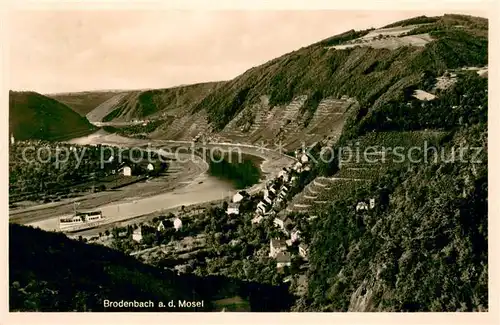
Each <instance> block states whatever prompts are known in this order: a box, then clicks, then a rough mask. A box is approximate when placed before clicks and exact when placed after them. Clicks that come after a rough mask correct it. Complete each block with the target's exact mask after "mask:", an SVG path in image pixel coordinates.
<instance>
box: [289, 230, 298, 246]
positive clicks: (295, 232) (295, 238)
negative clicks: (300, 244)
mask: <svg viewBox="0 0 500 325" xmlns="http://www.w3.org/2000/svg"><path fill="white" fill-rule="evenodd" d="M299 239H300V230H298V229H294V230H292V233H291V234H290V240H291V241H292V243H295V242H296V241H298V240H299Z"/></svg>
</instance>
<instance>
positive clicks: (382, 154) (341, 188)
mask: <svg viewBox="0 0 500 325" xmlns="http://www.w3.org/2000/svg"><path fill="white" fill-rule="evenodd" d="M446 134H447V132H442V131H410V132H372V133H369V134H367V135H364V136H362V137H359V138H357V139H355V140H353V141H351V142H349V143H348V145H347V146H346V147H345V148H343V151H342V155H341V158H340V170H339V171H338V172H337V173H335V174H334V175H333V176H331V177H321V176H320V177H316V178H315V179H314V180H313V181H312V182H310V183H309V184H308V185H307V186H306V187H305V188H304V190H303V191H302V192H300V193H299V194H297V195H296V196H295V197H294V198H293V199H292V200H291V201H290V202H289V204H288V206H287V211H288V212H308V211H312V210H314V209H315V208H318V207H319V208H321V206H322V205H324V204H327V203H328V202H331V201H332V200H338V199H341V198H342V197H343V196H346V195H349V194H350V193H352V192H353V191H355V190H356V189H357V188H360V187H362V186H366V185H367V184H369V182H370V181H371V180H373V179H376V178H378V177H379V176H380V175H382V174H383V173H385V172H386V171H387V170H388V169H389V168H394V167H399V168H403V169H404V168H406V166H408V165H409V163H410V161H409V160H408V159H414V160H416V159H423V158H425V157H426V156H427V158H428V159H431V153H432V149H429V153H428V154H425V153H424V152H415V153H414V152H413V151H414V149H412V148H420V149H421V150H423V149H424V148H431V147H433V146H437V144H438V143H439V142H440V141H441V139H443V137H445V136H446ZM337 152H338V151H337ZM403 155H404V156H403Z"/></svg>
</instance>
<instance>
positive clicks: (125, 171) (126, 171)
mask: <svg viewBox="0 0 500 325" xmlns="http://www.w3.org/2000/svg"><path fill="white" fill-rule="evenodd" d="M123 176H132V168H130V167H129V166H125V167H123Z"/></svg>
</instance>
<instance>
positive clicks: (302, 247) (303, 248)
mask: <svg viewBox="0 0 500 325" xmlns="http://www.w3.org/2000/svg"><path fill="white" fill-rule="evenodd" d="M308 250H309V247H308V246H307V245H306V244H300V245H299V255H300V256H302V257H303V258H304V259H305V260H307V253H308Z"/></svg>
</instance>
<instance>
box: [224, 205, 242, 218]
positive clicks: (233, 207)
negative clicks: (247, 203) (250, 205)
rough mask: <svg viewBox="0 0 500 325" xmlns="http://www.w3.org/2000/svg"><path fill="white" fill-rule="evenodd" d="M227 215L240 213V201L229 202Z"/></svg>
mask: <svg viewBox="0 0 500 325" xmlns="http://www.w3.org/2000/svg"><path fill="white" fill-rule="evenodd" d="M226 214H227V215H238V214H240V203H233V202H231V203H229V204H228V205H227V210H226Z"/></svg>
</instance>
